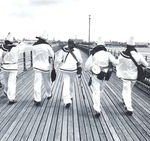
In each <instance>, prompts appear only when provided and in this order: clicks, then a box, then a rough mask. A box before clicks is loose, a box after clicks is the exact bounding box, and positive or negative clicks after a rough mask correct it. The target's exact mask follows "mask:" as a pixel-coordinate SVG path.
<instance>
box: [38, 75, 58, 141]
mask: <svg viewBox="0 0 150 141" xmlns="http://www.w3.org/2000/svg"><path fill="white" fill-rule="evenodd" d="M59 81H61V77H60V78H59V80H58V82H59ZM58 89H59V87H58V88H57V87H56V90H57V91H56V90H55V97H54V99H53V101H52V104H51V108H50V109H49V114H48V118H47V121H46V126H45V128H44V131H43V134H42V138H41V141H46V140H47V137H48V134H49V130H50V128H51V121H52V118H53V113H54V110H55V109H54V107H55V104H56V103H55V101H56V99H57V96H58Z"/></svg>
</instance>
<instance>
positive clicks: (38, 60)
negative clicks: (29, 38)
mask: <svg viewBox="0 0 150 141" xmlns="http://www.w3.org/2000/svg"><path fill="white" fill-rule="evenodd" d="M49 57H52V58H54V51H53V49H52V48H51V47H50V45H48V44H38V45H34V46H33V68H34V69H35V70H39V71H44V72H47V71H49V70H50V69H51V67H50V62H49Z"/></svg>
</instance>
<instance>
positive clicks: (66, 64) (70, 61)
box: [56, 48, 83, 72]
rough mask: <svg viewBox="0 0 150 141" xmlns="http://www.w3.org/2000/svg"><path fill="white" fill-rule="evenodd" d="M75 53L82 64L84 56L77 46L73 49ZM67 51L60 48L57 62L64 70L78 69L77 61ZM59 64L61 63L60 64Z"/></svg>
mask: <svg viewBox="0 0 150 141" xmlns="http://www.w3.org/2000/svg"><path fill="white" fill-rule="evenodd" d="M73 53H74V55H75V56H76V58H77V59H78V61H79V62H80V63H81V64H82V62H83V61H82V57H81V53H80V50H79V49H77V48H74V51H73ZM67 54H68V52H65V51H63V50H60V51H59V53H58V55H57V56H56V64H57V66H58V67H59V68H60V70H62V71H70V72H72V71H76V70H77V65H76V64H77V61H76V60H75V59H74V57H73V56H72V54H71V53H69V54H68V55H67ZM58 64H59V65H58Z"/></svg>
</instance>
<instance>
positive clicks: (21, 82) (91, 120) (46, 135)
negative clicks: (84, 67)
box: [0, 70, 150, 141]
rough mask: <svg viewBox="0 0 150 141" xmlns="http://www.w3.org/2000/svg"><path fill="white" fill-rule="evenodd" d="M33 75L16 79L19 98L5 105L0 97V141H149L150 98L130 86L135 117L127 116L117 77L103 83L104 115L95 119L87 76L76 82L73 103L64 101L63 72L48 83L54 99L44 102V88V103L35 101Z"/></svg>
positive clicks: (44, 97) (27, 73)
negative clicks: (68, 105)
mask: <svg viewBox="0 0 150 141" xmlns="http://www.w3.org/2000/svg"><path fill="white" fill-rule="evenodd" d="M33 77H34V74H33V72H32V71H31V70H30V71H27V72H26V73H24V74H23V75H21V76H20V77H19V78H18V80H17V100H18V102H17V103H15V104H14V105H8V100H7V98H6V97H5V96H4V95H3V94H1V95H0V141H13V140H14V141H33V140H35V141H80V140H81V141H99V140H101V141H146V140H147V141H148V140H150V104H149V103H150V96H149V95H148V94H146V93H144V92H142V91H141V90H139V89H137V88H136V87H134V88H133V95H132V99H133V108H134V113H133V116H127V115H126V114H125V110H124V107H123V104H122V101H121V100H122V97H121V90H122V83H121V80H119V79H118V78H117V77H116V76H115V74H113V76H112V78H111V80H110V81H109V82H107V83H106V86H105V90H104V93H103V94H102V96H101V105H102V113H101V116H100V117H99V118H95V116H94V115H95V111H94V110H93V107H92V96H91V92H92V91H91V88H90V87H89V86H88V84H87V82H88V80H89V75H88V74H86V73H83V76H82V81H81V82H80V81H79V80H78V78H75V83H74V84H73V86H74V89H73V91H74V93H73V95H72V96H73V101H72V105H71V107H70V108H69V109H66V108H65V107H64V104H63V101H62V87H63V82H62V74H61V73H58V75H57V80H56V81H55V83H54V84H52V93H53V97H52V98H51V99H50V100H47V99H46V96H45V95H44V93H45V88H44V87H42V94H43V96H42V104H41V106H39V107H37V106H35V105H34V102H33Z"/></svg>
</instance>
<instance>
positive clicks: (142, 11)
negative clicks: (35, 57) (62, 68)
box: [0, 0, 150, 42]
mask: <svg viewBox="0 0 150 141" xmlns="http://www.w3.org/2000/svg"><path fill="white" fill-rule="evenodd" d="M149 3H150V2H149V0H0V18H1V23H0V38H4V37H5V36H6V34H7V33H8V32H9V31H10V32H12V33H13V34H14V35H15V36H16V37H18V38H23V37H29V38H34V36H36V35H37V34H40V33H42V32H43V31H47V33H48V35H49V39H53V38H55V39H56V40H67V39H68V38H79V39H84V40H86V41H88V26H89V16H88V15H89V14H90V15H91V40H95V41H96V40H97V39H98V38H99V37H101V38H102V39H103V40H117V41H126V40H127V39H128V38H129V37H130V36H134V38H135V41H145V42H147V41H149V42H150V14H149V13H150V4H149Z"/></svg>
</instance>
